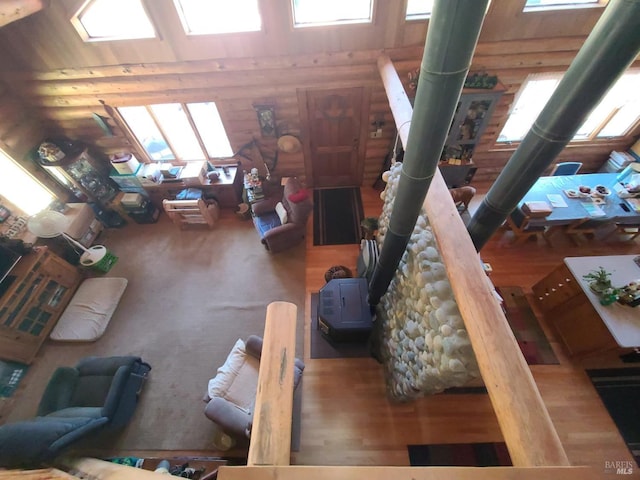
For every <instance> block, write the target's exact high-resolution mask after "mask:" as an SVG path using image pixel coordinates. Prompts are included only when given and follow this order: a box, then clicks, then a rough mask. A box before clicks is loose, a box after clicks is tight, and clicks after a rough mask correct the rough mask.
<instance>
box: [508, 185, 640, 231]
mask: <svg viewBox="0 0 640 480" xmlns="http://www.w3.org/2000/svg"><path fill="white" fill-rule="evenodd" d="M617 176H618V174H617V173H591V174H586V175H565V176H557V177H540V178H539V179H538V181H536V183H535V184H534V185H533V187H531V190H529V191H528V192H527V194H526V195H525V196H524V198H523V199H522V201H521V202H520V204H519V206H520V207H522V205H523V204H524V203H525V202H532V201H544V202H547V203H548V204H549V206H551V207H552V212H551V214H550V215H548V216H546V217H544V218H532V219H531V221H530V223H529V224H530V225H532V226H559V225H568V224H570V223H572V222H574V221H576V220H580V219H582V218H593V219H600V220H604V221H606V220H608V221H611V222H616V223H621V224H636V225H637V224H640V212H636V211H634V210H633V209H632V208H631V207H629V205H628V204H627V202H626V201H625V200H624V199H621V198H620V197H619V196H618V195H616V193H615V191H614V189H613V187H614V185H615V184H616V183H617V180H616V178H617ZM580 185H585V186H588V187H591V188H592V189H593V188H594V187H595V186H596V185H604V186H605V187H607V188H608V189H609V190H610V191H611V194H610V195H608V196H606V197H604V203H602V204H600V205H599V206H600V208H601V209H602V210H603V211H604V213H605V215H604V216H590V215H589V212H588V211H587V209H586V208H585V205H584V203H587V202H588V203H591V204H593V201H592V200H591V198H590V197H587V198H569V197H568V196H567V195H566V194H565V193H564V192H565V190H576V191H577V190H578V187H579V186H580ZM549 194H557V195H560V196H561V197H562V199H563V200H564V201H565V203H566V204H567V206H566V207H553V206H552V205H551V202H550V201H549V198H548V197H547V195H549Z"/></svg>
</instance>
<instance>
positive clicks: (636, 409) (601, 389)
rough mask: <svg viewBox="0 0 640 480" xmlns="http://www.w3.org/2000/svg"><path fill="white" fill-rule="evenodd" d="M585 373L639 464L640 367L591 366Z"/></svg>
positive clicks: (639, 464)
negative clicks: (602, 367) (604, 367)
mask: <svg viewBox="0 0 640 480" xmlns="http://www.w3.org/2000/svg"><path fill="white" fill-rule="evenodd" d="M587 375H589V378H590V379H591V383H593V386H594V387H595V389H596V391H597V392H598V395H600V398H601V399H602V403H604V406H605V407H606V408H607V411H608V412H609V415H610V416H611V418H612V419H613V421H614V422H615V424H616V426H617V427H618V431H619V432H620V435H622V438H623V439H624V441H625V442H626V444H627V447H629V450H630V451H631V454H632V455H633V457H634V458H635V460H636V463H637V464H638V467H640V368H636V367H633V368H607V369H594V370H587Z"/></svg>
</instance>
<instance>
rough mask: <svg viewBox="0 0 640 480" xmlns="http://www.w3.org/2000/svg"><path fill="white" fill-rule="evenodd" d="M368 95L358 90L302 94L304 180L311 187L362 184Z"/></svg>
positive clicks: (360, 89) (367, 92)
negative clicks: (307, 157)
mask: <svg viewBox="0 0 640 480" xmlns="http://www.w3.org/2000/svg"><path fill="white" fill-rule="evenodd" d="M368 96H369V91H368V89H367V90H365V89H364V88H362V87H358V88H343V89H335V90H320V91H315V90H309V91H307V92H306V95H305V97H306V98H305V105H306V110H307V115H306V119H307V125H306V127H307V128H306V130H307V132H308V142H307V145H305V150H306V152H307V153H308V156H309V157H310V158H309V159H308V161H307V178H308V179H309V178H311V179H312V181H311V183H312V184H313V186H314V187H316V188H323V187H346V186H360V185H361V184H362V172H363V168H364V154H365V146H366V145H365V143H366V138H367V132H368V127H369V125H368V115H369V107H368V105H369V102H368ZM365 97H366V98H365ZM309 170H310V171H309Z"/></svg>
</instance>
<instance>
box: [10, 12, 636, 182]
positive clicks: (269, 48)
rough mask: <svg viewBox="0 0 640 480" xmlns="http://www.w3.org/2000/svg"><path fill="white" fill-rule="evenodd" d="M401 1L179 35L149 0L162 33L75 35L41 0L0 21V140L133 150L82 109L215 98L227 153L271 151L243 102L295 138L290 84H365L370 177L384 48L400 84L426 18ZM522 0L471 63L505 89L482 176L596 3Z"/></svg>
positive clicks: (482, 148) (588, 153) (582, 149)
mask: <svg viewBox="0 0 640 480" xmlns="http://www.w3.org/2000/svg"><path fill="white" fill-rule="evenodd" d="M404 4H405V2H399V1H391V0H378V1H377V2H376V7H375V11H374V21H373V22H372V23H371V24H361V25H346V26H339V27H319V28H305V29H294V28H292V27H291V26H290V24H291V17H290V12H289V2H287V1H286V0H262V1H261V2H260V5H261V12H262V17H263V25H264V26H263V30H262V31H261V32H251V33H245V34H228V35H203V36H202V35H201V36H187V35H185V33H184V31H183V29H182V25H181V24H180V21H179V19H178V17H177V15H176V12H175V7H174V5H173V2H172V0H154V1H153V2H147V7H148V11H149V14H150V16H151V18H152V20H153V22H154V24H155V26H156V29H157V30H158V32H159V33H160V37H159V38H155V39H144V40H132V41H113V42H93V43H85V42H83V41H82V39H81V38H80V37H79V35H78V34H77V32H76V31H75V30H74V28H73V27H72V25H71V23H70V22H69V18H70V17H71V15H73V13H74V12H75V10H76V9H77V8H78V1H77V0H60V1H56V2H51V4H50V5H49V7H48V8H46V9H44V10H42V11H41V12H40V13H38V14H37V15H32V16H30V17H27V18H24V19H22V20H20V21H18V22H13V23H11V24H9V25H7V26H5V27H4V28H2V29H1V30H0V61H1V62H2V64H3V66H4V68H3V69H2V72H1V74H0V79H1V80H2V82H3V83H2V85H0V86H3V87H4V88H3V89H2V93H1V94H0V118H2V121H0V139H1V140H2V141H3V142H4V145H5V146H6V147H8V148H9V149H10V150H12V151H14V152H16V154H17V156H19V157H21V156H22V155H24V153H25V152H26V151H28V149H29V148H31V147H33V144H34V143H35V142H37V141H38V140H37V139H36V138H37V137H38V134H41V135H42V134H46V135H60V134H62V135H66V136H68V137H70V138H74V139H80V140H84V141H87V142H89V143H92V144H94V145H96V146H98V147H100V148H101V149H102V151H103V152H104V153H105V154H109V153H114V152H120V151H132V150H133V146H132V145H130V144H129V142H128V140H127V139H126V137H125V136H124V135H123V134H122V132H121V131H119V130H118V129H117V128H116V127H115V126H114V130H115V136H113V137H107V136H105V135H104V132H103V131H102V130H101V129H100V128H99V126H98V125H97V124H96V123H95V122H94V120H93V119H92V116H91V114H92V113H98V114H100V115H104V114H105V113H104V109H103V107H102V104H101V103H100V101H104V102H106V103H107V104H109V105H112V106H120V105H141V104H149V103H154V102H156V103H157V102H186V101H206V100H208V101H211V100H212V101H215V102H216V103H217V105H218V108H219V110H220V112H221V116H222V118H223V121H224V123H225V126H226V129H227V132H228V134H229V137H230V141H231V144H232V147H233V148H234V150H236V151H237V149H238V148H240V147H241V146H242V145H244V144H246V143H247V142H249V141H251V140H252V139H256V140H258V141H259V143H260V144H261V145H262V147H263V149H265V151H267V152H270V154H271V153H273V152H275V138H265V137H261V134H260V129H259V125H258V122H257V117H256V112H255V109H254V105H256V104H272V105H275V112H276V121H277V124H278V126H279V130H280V132H279V133H292V134H295V135H300V134H301V132H302V131H303V129H302V128H301V127H302V125H301V122H304V121H305V118H304V116H303V115H301V110H302V107H301V105H299V100H298V99H299V98H300V96H299V95H298V91H306V90H311V89H338V88H350V87H365V88H369V89H370V90H371V96H370V105H369V122H370V123H371V124H372V126H371V132H373V131H374V130H375V127H374V126H373V123H374V122H383V125H382V136H381V137H379V138H366V139H365V140H366V148H365V150H364V151H365V153H364V156H365V159H364V182H363V184H364V185H371V184H372V183H373V182H374V181H375V179H376V178H377V176H378V174H379V173H380V170H381V167H382V165H383V161H384V158H385V155H386V154H387V152H388V151H389V149H390V148H391V146H392V144H393V142H394V140H395V133H396V132H395V129H394V125H393V121H392V117H391V112H390V110H389V106H388V102H387V99H386V96H385V93H384V89H383V85H382V82H381V80H380V78H379V75H378V72H377V67H376V61H377V58H378V57H379V56H380V54H381V53H383V52H384V53H386V54H387V55H389V57H390V58H391V59H392V60H393V62H394V64H395V65H396V68H398V71H399V74H400V76H401V78H402V79H403V81H404V82H406V85H405V86H406V87H408V82H409V79H408V73H409V72H410V71H413V70H415V69H416V68H417V67H419V62H420V58H421V54H422V46H423V43H424V38H425V36H426V29H427V26H428V21H426V20H422V21H410V22H408V21H405V20H404ZM523 5H524V0H518V1H510V0H494V1H493V2H492V4H491V7H490V9H489V12H488V14H487V18H486V20H485V24H484V27H483V31H482V34H481V38H480V43H479V45H478V48H477V50H476V53H475V56H474V59H473V65H472V69H471V70H472V71H474V72H486V73H488V74H490V75H497V76H498V77H499V79H500V81H501V82H502V83H503V84H504V85H505V86H506V87H507V92H506V94H505V95H503V97H502V99H501V100H500V103H499V105H498V107H497V110H496V112H495V114H494V116H493V118H492V119H491V122H490V125H489V127H488V128H487V130H486V131H485V133H484V135H483V137H482V139H481V141H480V144H479V145H478V147H477V149H476V154H475V156H474V161H475V162H476V164H477V166H478V173H477V174H476V180H478V181H480V182H482V181H487V182H489V181H492V180H493V179H495V177H496V176H497V174H498V173H499V172H500V170H501V168H502V167H503V166H504V164H505V163H506V161H507V160H508V158H509V156H510V155H511V153H512V152H513V150H515V146H513V145H506V146H505V145H496V143H495V140H496V138H497V135H498V133H499V131H500V129H501V128H502V126H503V125H504V123H505V121H506V118H507V115H508V111H509V108H510V106H511V104H512V102H513V99H514V96H515V94H516V92H517V91H518V89H519V88H520V86H521V85H522V83H523V82H524V81H525V79H526V78H527V75H529V74H530V73H534V72H547V71H551V72H561V71H564V70H566V68H567V67H568V65H569V64H570V62H571V60H572V59H573V57H574V56H575V54H576V53H577V51H578V50H579V48H580V46H581V45H582V43H583V42H584V39H585V38H586V36H587V34H588V33H589V32H590V30H591V29H592V28H593V25H594V24H595V22H596V21H597V19H598V18H599V15H600V14H601V12H602V8H587V9H577V10H560V11H554V12H541V13H523V12H522V8H523ZM52 39H55V41H52ZM638 63H639V62H636V64H638ZM24 111H27V112H29V113H28V114H24V113H22V112H24ZM36 124H41V125H42V127H35V125H36ZM34 132H35V133H34ZM638 133H640V128H636V129H635V130H634V131H633V132H631V135H629V136H628V137H626V138H622V139H618V140H616V141H609V140H598V141H595V142H584V143H581V144H580V145H579V146H571V147H568V148H567V149H565V151H564V152H563V153H562V154H561V155H560V159H562V160H566V159H572V160H580V161H582V162H583V163H584V170H585V171H592V170H596V169H597V168H598V167H599V166H600V165H601V164H602V163H603V162H604V161H605V160H606V158H607V156H608V154H609V153H610V151H611V150H613V149H616V150H621V149H625V148H627V147H628V146H629V145H631V144H632V143H633V140H634V137H635V136H637V135H638ZM303 140H305V139H303ZM303 155H304V154H303V152H298V153H295V154H281V155H280V156H279V158H278V167H277V172H276V173H277V174H280V175H301V176H303V175H304V174H305V167H304V165H305V163H304V157H303Z"/></svg>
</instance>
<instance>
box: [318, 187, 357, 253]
mask: <svg viewBox="0 0 640 480" xmlns="http://www.w3.org/2000/svg"><path fill="white" fill-rule="evenodd" d="M363 218H364V209H363V207H362V198H361V196H360V189H359V188H330V189H322V190H314V192H313V244H314V245H348V244H351V243H360V238H361V232H360V222H361V221H362V219H363Z"/></svg>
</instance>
